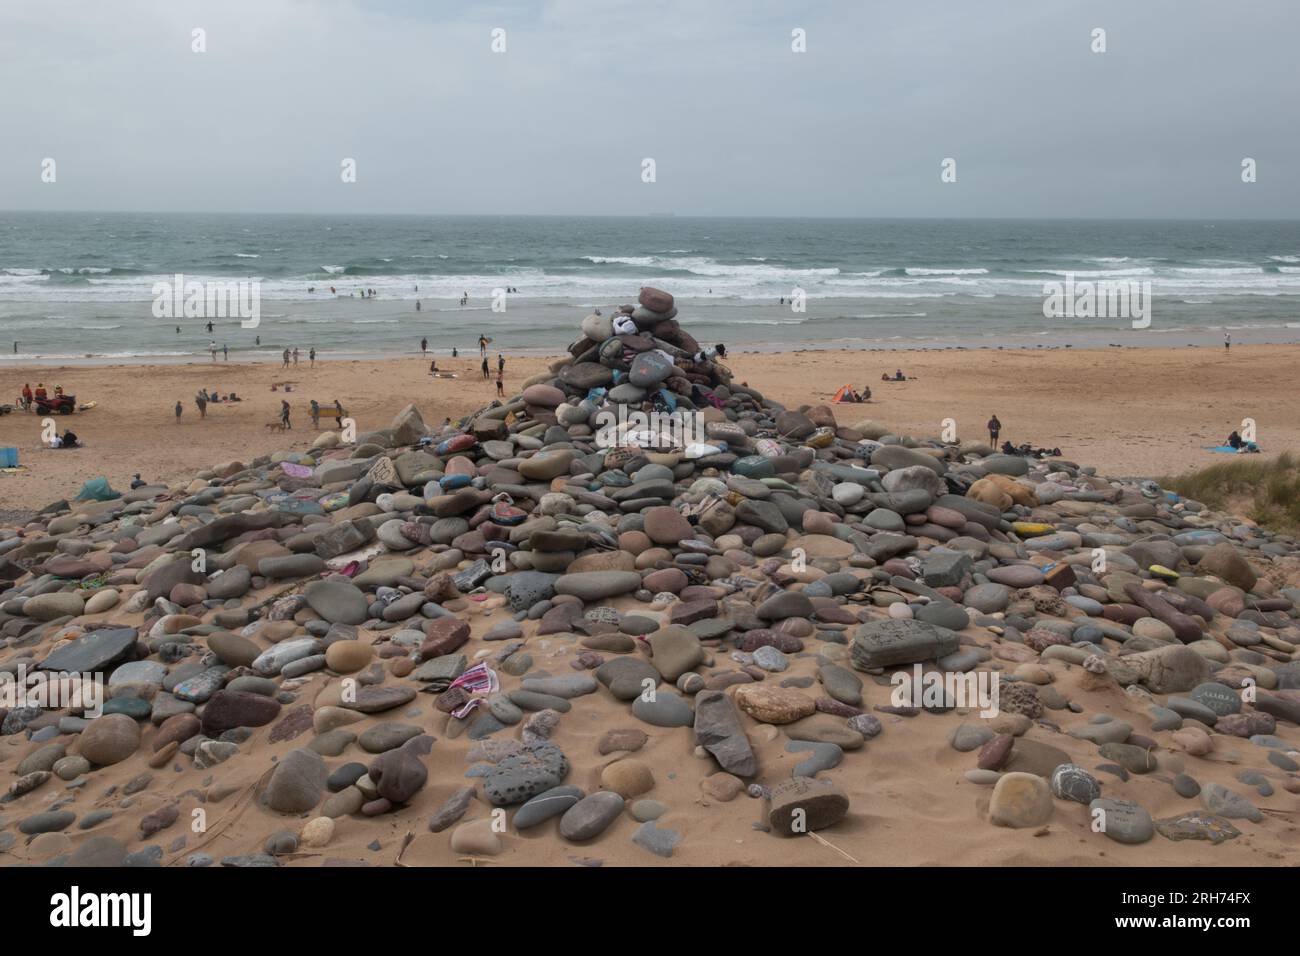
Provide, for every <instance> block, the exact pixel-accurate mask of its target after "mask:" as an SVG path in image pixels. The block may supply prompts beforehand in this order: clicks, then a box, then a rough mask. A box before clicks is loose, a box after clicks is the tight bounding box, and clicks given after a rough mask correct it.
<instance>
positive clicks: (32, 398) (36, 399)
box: [18, 382, 63, 412]
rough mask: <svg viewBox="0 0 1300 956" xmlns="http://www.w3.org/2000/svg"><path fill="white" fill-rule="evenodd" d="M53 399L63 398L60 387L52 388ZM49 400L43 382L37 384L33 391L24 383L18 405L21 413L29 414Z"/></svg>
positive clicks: (61, 387) (27, 383) (29, 385)
mask: <svg viewBox="0 0 1300 956" xmlns="http://www.w3.org/2000/svg"><path fill="white" fill-rule="evenodd" d="M54 397H55V398H62V397H63V386H62V385H55V386H54ZM49 398H50V395H49V392H47V391H46V390H45V383H44V382H37V383H36V388H35V389H33V388H32V386H31V384H30V383H29V382H24V383H23V391H22V394H21V395H20V396H19V399H18V404H19V405H20V406H21V407H22V410H23V411H25V412H30V411H31V410H32V409H33V408H35V407H36V406H37V405H39V404H41V403H43V402H46V401H49Z"/></svg>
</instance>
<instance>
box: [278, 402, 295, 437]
mask: <svg viewBox="0 0 1300 956" xmlns="http://www.w3.org/2000/svg"><path fill="white" fill-rule="evenodd" d="M280 423H281V424H282V425H284V427H285V428H287V429H289V431H293V425H291V424H289V400H288V399H287V398H282V399H280Z"/></svg>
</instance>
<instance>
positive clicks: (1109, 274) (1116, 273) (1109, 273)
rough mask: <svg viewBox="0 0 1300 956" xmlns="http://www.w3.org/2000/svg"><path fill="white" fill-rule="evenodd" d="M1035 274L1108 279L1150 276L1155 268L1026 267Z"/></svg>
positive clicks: (1027, 270) (1153, 273)
mask: <svg viewBox="0 0 1300 956" xmlns="http://www.w3.org/2000/svg"><path fill="white" fill-rule="evenodd" d="M1025 271H1026V272H1029V273H1033V274H1035V275H1049V276H1061V277H1062V278H1064V277H1066V276H1074V277H1075V278H1076V279H1107V278H1121V277H1123V276H1150V275H1155V270H1154V269H1152V268H1151V267H1150V266H1134V267H1133V268H1131V269H1026V270H1025Z"/></svg>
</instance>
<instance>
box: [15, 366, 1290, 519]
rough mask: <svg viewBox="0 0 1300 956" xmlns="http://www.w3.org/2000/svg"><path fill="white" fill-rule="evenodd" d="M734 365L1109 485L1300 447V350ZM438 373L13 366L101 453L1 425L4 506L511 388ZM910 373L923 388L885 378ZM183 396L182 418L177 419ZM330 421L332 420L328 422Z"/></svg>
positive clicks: (29, 421) (521, 371)
mask: <svg viewBox="0 0 1300 956" xmlns="http://www.w3.org/2000/svg"><path fill="white" fill-rule="evenodd" d="M738 346H739V343H738ZM547 361H548V360H547V359H545V358H541V357H526V358H515V357H508V358H507V366H506V383H505V384H506V393H507V394H508V395H513V394H515V393H516V392H517V391H518V389H519V385H520V383H521V382H522V381H523V380H524V379H526V378H528V377H529V376H531V375H533V374H536V373H537V372H539V371H542V370H544V368H545V366H546V364H547ZM729 364H730V366H731V368H732V370H733V371H734V372H735V374H736V379H737V380H738V381H744V382H748V383H749V384H750V385H753V386H754V387H756V388H758V389H759V390H760V391H762V392H763V393H764V394H765V395H767V396H769V397H770V398H772V399H775V400H777V401H780V402H783V403H784V404H786V405H789V406H791V407H797V406H798V405H801V404H817V403H819V402H824V401H828V400H829V399H830V398H831V396H832V395H833V394H834V393H835V391H836V389H838V388H839V387H840V386H841V385H843V384H845V383H852V384H853V385H854V386H855V387H858V388H861V387H862V386H863V385H867V386H870V388H871V390H872V393H873V394H872V400H871V402H870V403H868V404H865V405H862V406H856V407H855V406H851V405H841V406H837V408H836V416H837V418H839V419H840V420H841V421H845V422H853V421H858V420H861V419H868V418H870V419H877V420H879V421H881V422H882V423H885V424H887V425H888V426H889V427H890V428H892V429H895V430H897V431H900V432H912V433H920V434H938V433H939V432H940V431H941V428H942V426H941V423H942V421H943V420H944V419H945V418H952V419H954V420H955V421H956V422H957V427H958V437H959V438H962V439H969V438H981V437H986V433H985V430H984V425H985V422H987V421H988V419H989V416H990V415H993V414H996V415H997V416H998V418H999V419H1000V420H1001V421H1002V425H1003V430H1002V438H1003V439H1004V440H1007V439H1009V440H1011V441H1013V442H1016V443H1017V444H1018V443H1020V442H1024V441H1028V442H1031V443H1033V444H1034V445H1036V446H1045V447H1059V448H1060V449H1061V451H1062V454H1063V455H1064V457H1066V458H1068V459H1070V460H1072V461H1076V462H1079V463H1080V464H1084V465H1092V466H1095V467H1096V468H1097V469H1098V471H1099V472H1100V473H1101V474H1105V475H1116V476H1126V477H1129V476H1142V477H1151V476H1161V475H1170V474H1177V473H1179V472H1182V471H1186V470H1191V469H1196V468H1201V467H1204V466H1206V465H1211V464H1217V463H1219V462H1222V461H1226V460H1229V459H1227V458H1226V457H1225V456H1223V455H1218V454H1214V453H1211V452H1208V451H1206V450H1205V448H1204V446H1207V445H1218V444H1221V443H1222V442H1223V441H1224V440H1225V439H1226V438H1227V435H1228V433H1229V432H1230V431H1232V430H1233V429H1234V428H1236V429H1240V427H1241V422H1242V419H1244V418H1253V419H1254V420H1255V421H1256V423H1257V428H1258V440H1259V442H1260V444H1261V445H1262V446H1263V449H1264V453H1265V455H1274V454H1277V453H1279V452H1281V451H1285V450H1286V449H1288V448H1293V447H1296V446H1297V445H1300V394H1298V393H1297V391H1296V389H1295V376H1296V372H1295V370H1296V368H1297V366H1298V365H1300V346H1294V345H1255V346H1236V347H1234V348H1233V349H1232V351H1231V353H1230V354H1228V355H1225V354H1224V352H1223V350H1222V349H1214V348H1184V349H1093V350H1082V349H1064V348H1060V349H1018V350H1011V349H1008V350H968V351H963V350H950V351H917V352H874V351H861V350H847V349H846V350H842V351H796V352H778V353H773V352H747V353H737V354H733V356H732V357H731V360H730V362H729ZM439 367H440V368H443V369H446V370H448V371H455V372H457V373H458V376H459V377H458V378H455V379H434V378H431V377H430V375H429V372H428V368H429V366H428V361H427V360H425V359H421V358H418V357H412V358H409V359H391V360H386V361H330V362H317V367H316V368H315V369H311V368H309V367H308V365H307V364H306V363H305V362H304V363H303V364H302V365H299V366H296V367H293V368H290V369H287V370H285V369H281V368H280V366H279V365H278V363H261V364H258V363H251V364H241V363H237V362H230V363H226V362H220V361H219V362H218V363H217V364H216V365H215V366H214V365H213V364H212V363H210V362H194V363H190V364H182V365H133V366H112V367H68V366H63V367H57V368H49V367H45V368H41V367H27V368H19V369H12V370H9V371H8V372H7V373H6V374H5V377H4V382H3V384H2V385H0V396H4V400H5V401H10V402H12V401H14V398H13V396H16V395H17V394H18V392H19V391H20V390H21V388H22V384H23V382H26V381H30V382H31V383H32V384H33V386H34V385H35V384H36V382H38V381H40V382H44V383H45V384H46V386H47V387H49V388H50V389H51V390H53V386H54V385H55V384H60V385H62V386H63V387H64V389H65V391H67V392H68V393H69V394H75V395H76V396H77V399H78V401H79V402H85V401H96V402H98V406H97V407H96V408H94V409H92V410H90V411H88V412H84V413H77V414H75V415H72V416H68V417H67V418H62V417H59V418H58V419H57V422H58V425H59V428H60V431H62V430H63V429H64V428H69V427H70V428H72V429H73V430H74V431H75V432H76V433H77V435H78V436H80V437H81V438H82V439H83V440H85V442H86V443H87V444H88V446H89V447H87V448H84V449H76V450H53V449H48V448H44V447H43V446H42V445H41V426H40V419H39V418H37V417H36V416H35V415H24V414H22V413H21V412H14V413H13V414H10V415H6V416H2V417H0V446H17V448H18V449H19V454H20V461H21V463H22V464H23V465H24V466H25V468H24V469H23V470H22V471H20V472H19V473H17V474H0V509H4V510H16V509H23V508H28V509H36V508H40V507H42V506H43V505H46V504H48V503H50V502H51V501H55V500H57V499H59V498H62V497H71V496H72V495H75V494H76V493H77V492H78V490H80V488H81V485H82V483H83V482H84V481H85V480H86V479H88V478H94V477H97V476H100V475H103V476H105V477H107V478H108V479H109V480H110V482H111V483H112V484H113V486H114V487H121V486H124V485H127V484H129V482H130V479H131V475H132V474H133V473H135V472H137V471H138V472H141V473H142V475H143V476H144V478H145V479H146V480H148V481H172V480H179V479H181V478H185V477H188V476H189V475H191V474H193V473H194V472H195V471H198V470H200V469H203V468H206V467H209V466H211V465H213V464H215V463H217V462H221V461H229V460H231V459H241V460H248V459H249V458H252V457H254V456H256V455H258V454H262V453H266V452H270V451H274V450H276V449H282V448H286V447H292V448H295V449H300V450H301V449H303V448H306V447H307V446H308V445H309V444H310V442H311V440H312V439H313V438H314V437H315V435H316V432H315V431H314V430H313V429H312V427H311V422H310V420H309V419H308V417H307V403H308V402H309V401H310V400H311V399H313V398H315V399H316V400H317V401H318V402H320V403H321V405H322V406H323V407H324V406H331V405H332V403H333V400H334V399H335V398H338V399H339V400H340V401H341V402H342V403H343V406H344V408H346V409H347V411H348V412H349V414H351V415H352V416H353V417H354V418H355V419H356V420H357V430H358V431H359V432H365V431H367V430H371V429H374V428H383V427H385V426H387V425H388V423H389V421H391V419H392V417H393V415H394V413H395V412H397V410H398V409H400V408H401V407H402V406H404V405H406V404H407V403H409V402H416V403H417V404H418V405H419V407H420V409H421V412H422V413H423V415H424V418H425V421H427V422H429V423H431V424H436V423H437V422H439V421H441V420H442V418H443V417H447V416H450V417H451V418H453V419H455V418H457V417H459V416H460V415H463V414H466V413H468V412H471V411H474V410H476V409H478V408H480V407H482V406H483V405H484V404H486V403H487V402H488V401H490V400H491V399H492V398H493V397H494V396H495V394H496V382H495V374H496V373H495V365H494V366H493V380H492V381H488V382H484V381H483V379H482V373H481V371H480V370H479V368H478V359H477V358H476V357H474V356H462V357H461V358H459V359H456V360H452V359H439ZM897 368H901V369H902V370H903V371H904V372H905V373H906V374H907V375H909V376H915V380H909V381H907V382H903V383H897V384H892V383H891V384H885V383H883V382H881V381H880V376H881V374H882V373H885V372H888V373H889V374H893V372H894V370H895V369H897ZM284 380H288V381H290V382H291V383H293V386H294V388H293V391H292V392H291V393H290V394H289V395H287V396H286V395H285V394H284V393H282V392H272V391H271V390H270V388H271V384H272V383H273V382H281V381H284ZM205 387H206V388H209V389H212V388H216V389H217V390H219V391H220V392H222V393H227V392H229V391H231V390H232V389H233V390H234V391H236V392H238V393H239V394H240V395H241V396H242V397H243V398H244V399H245V400H244V401H243V402H241V403H239V404H233V405H209V406H208V417H207V420H206V421H200V420H199V415H198V410H197V409H196V408H195V406H194V401H193V398H194V395H195V394H196V393H197V392H198V390H199V389H200V388H205ZM286 397H287V398H289V400H290V403H291V405H292V406H293V416H292V420H293V425H294V431H293V433H292V435H291V436H289V437H290V440H289V441H286V436H283V435H280V434H279V433H275V432H271V431H269V430H268V429H267V428H266V427H265V426H266V424H267V423H268V422H272V421H275V419H276V417H277V415H278V412H279V407H280V400H281V399H282V398H286ZM178 399H180V400H181V401H182V402H183V403H184V406H185V408H184V414H183V416H182V418H181V421H180V422H179V423H177V422H176V421H175V418H174V414H173V406H174V405H175V403H176V401H177V400H178ZM332 424H333V419H332V418H328V417H327V418H322V420H321V425H322V427H325V428H328V427H332Z"/></svg>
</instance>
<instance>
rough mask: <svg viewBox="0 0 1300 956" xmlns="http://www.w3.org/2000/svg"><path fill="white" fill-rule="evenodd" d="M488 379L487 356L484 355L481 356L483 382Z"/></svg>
mask: <svg viewBox="0 0 1300 956" xmlns="http://www.w3.org/2000/svg"><path fill="white" fill-rule="evenodd" d="M490 377H491V374H490V373H489V372H488V363H487V356H486V355H485V356H483V381H485V382H486V381H487V380H488V379H489V378H490Z"/></svg>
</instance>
